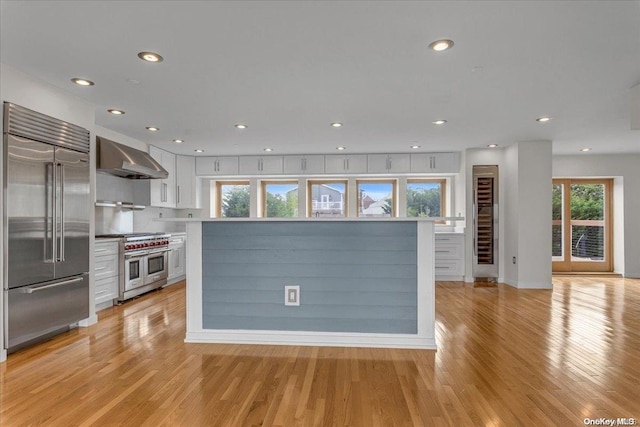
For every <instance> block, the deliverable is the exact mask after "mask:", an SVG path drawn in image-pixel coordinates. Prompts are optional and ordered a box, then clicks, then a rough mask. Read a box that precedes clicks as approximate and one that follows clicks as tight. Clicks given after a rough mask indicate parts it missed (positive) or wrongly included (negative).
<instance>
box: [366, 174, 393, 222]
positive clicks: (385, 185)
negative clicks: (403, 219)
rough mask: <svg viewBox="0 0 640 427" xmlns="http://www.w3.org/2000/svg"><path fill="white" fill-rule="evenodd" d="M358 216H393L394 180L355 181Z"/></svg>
mask: <svg viewBox="0 0 640 427" xmlns="http://www.w3.org/2000/svg"><path fill="white" fill-rule="evenodd" d="M357 187H358V188H357V190H358V216H359V217H393V216H396V215H395V206H396V181H357Z"/></svg>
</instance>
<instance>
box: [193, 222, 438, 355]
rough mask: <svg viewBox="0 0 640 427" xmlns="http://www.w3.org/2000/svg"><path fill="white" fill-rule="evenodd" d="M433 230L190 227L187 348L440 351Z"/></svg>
mask: <svg viewBox="0 0 640 427" xmlns="http://www.w3.org/2000/svg"><path fill="white" fill-rule="evenodd" d="M433 226H434V223H433V221H425V220H420V221H418V220H405V221H388V220H378V221H371V220H368V221H338V220H334V221H314V222H309V221H298V220H291V221H264V220H262V221H246V220H245V221H225V220H217V221H215V220H214V221H203V222H189V223H187V233H188V239H187V241H188V245H189V249H188V251H189V254H190V256H189V260H188V270H187V299H188V313H187V317H188V322H187V323H188V327H187V337H186V341H187V342H233V343H252V344H256V343H262V344H298V345H340V346H365V347H401V348H402V347H403V348H425V349H435V329H434V328H435V310H434V309H435V307H434V301H435V293H434V289H435V287H434V251H433V245H434V237H433ZM192 235H193V238H192ZM191 254H193V255H196V256H192V255H191ZM418 260H420V261H418ZM192 267H193V268H192ZM287 285H298V286H300V295H299V298H300V306H286V305H285V304H284V290H285V286H287Z"/></svg>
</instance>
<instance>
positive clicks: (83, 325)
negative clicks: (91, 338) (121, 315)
mask: <svg viewBox="0 0 640 427" xmlns="http://www.w3.org/2000/svg"><path fill="white" fill-rule="evenodd" d="M96 323H98V316H97V315H95V314H94V315H93V316H89V317H87V318H86V319H83V320H81V321H79V322H78V326H80V327H81V328H86V327H88V326H91V325H95V324H96Z"/></svg>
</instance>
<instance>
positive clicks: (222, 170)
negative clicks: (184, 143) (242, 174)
mask: <svg viewBox="0 0 640 427" xmlns="http://www.w3.org/2000/svg"><path fill="white" fill-rule="evenodd" d="M237 174H238V156H220V157H209V156H207V157H196V175H197V176H216V175H237Z"/></svg>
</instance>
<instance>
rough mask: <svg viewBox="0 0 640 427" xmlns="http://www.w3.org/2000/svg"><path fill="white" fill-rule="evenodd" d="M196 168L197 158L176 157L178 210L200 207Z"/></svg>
mask: <svg viewBox="0 0 640 427" xmlns="http://www.w3.org/2000/svg"><path fill="white" fill-rule="evenodd" d="M195 167H196V158H195V157H192V156H176V207H177V208H178V209H187V208H199V207H200V206H199V205H200V203H199V197H198V187H199V186H198V178H196V175H195Z"/></svg>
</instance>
